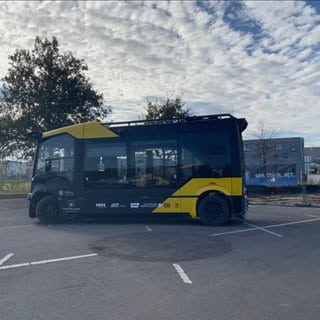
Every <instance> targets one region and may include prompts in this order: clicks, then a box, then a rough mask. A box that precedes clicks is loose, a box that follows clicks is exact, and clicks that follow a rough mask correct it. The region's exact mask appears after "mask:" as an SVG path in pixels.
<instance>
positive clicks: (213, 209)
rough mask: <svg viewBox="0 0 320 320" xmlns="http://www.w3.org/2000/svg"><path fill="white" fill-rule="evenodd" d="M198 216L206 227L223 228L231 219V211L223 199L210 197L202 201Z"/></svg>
mask: <svg viewBox="0 0 320 320" xmlns="http://www.w3.org/2000/svg"><path fill="white" fill-rule="evenodd" d="M198 216H199V218H200V221H201V222H202V223H203V224H204V225H206V226H222V225H224V224H226V223H227V221H228V220H229V218H230V209H229V206H228V204H227V202H226V201H225V200H224V199H223V198H222V197H220V196H218V195H210V196H208V197H206V198H204V199H202V200H201V202H200V204H199V206H198Z"/></svg>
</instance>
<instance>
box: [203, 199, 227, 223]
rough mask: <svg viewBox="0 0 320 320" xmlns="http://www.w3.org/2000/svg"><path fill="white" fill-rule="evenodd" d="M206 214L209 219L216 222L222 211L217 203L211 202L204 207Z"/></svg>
mask: <svg viewBox="0 0 320 320" xmlns="http://www.w3.org/2000/svg"><path fill="white" fill-rule="evenodd" d="M206 213H207V216H208V217H209V218H211V219H213V220H218V219H219V218H221V216H222V214H223V209H222V207H221V206H220V205H219V204H218V203H216V202H212V203H209V204H208V205H207V206H206Z"/></svg>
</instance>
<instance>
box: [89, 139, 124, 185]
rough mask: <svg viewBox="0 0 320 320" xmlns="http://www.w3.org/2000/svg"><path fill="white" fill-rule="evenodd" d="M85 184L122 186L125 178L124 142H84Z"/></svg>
mask: <svg viewBox="0 0 320 320" xmlns="http://www.w3.org/2000/svg"><path fill="white" fill-rule="evenodd" d="M84 179H85V185H86V186H87V187H89V186H95V187H99V186H100V187H115V186H117V187H123V186H127V185H128V180H127V151H126V145H125V143H110V142H102V143H97V142H90V141H86V142H85V148H84Z"/></svg>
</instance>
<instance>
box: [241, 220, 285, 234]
mask: <svg viewBox="0 0 320 320" xmlns="http://www.w3.org/2000/svg"><path fill="white" fill-rule="evenodd" d="M243 224H245V225H246V226H249V227H253V228H255V229H258V230H261V231H264V232H267V233H270V234H272V235H274V236H276V237H279V238H281V237H283V236H282V235H281V234H279V233H275V232H272V231H270V230H266V229H265V227H259V226H256V225H254V224H251V223H247V222H243Z"/></svg>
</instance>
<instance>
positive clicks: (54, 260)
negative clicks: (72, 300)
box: [0, 253, 98, 270]
mask: <svg viewBox="0 0 320 320" xmlns="http://www.w3.org/2000/svg"><path fill="white" fill-rule="evenodd" d="M97 255H98V254H97V253H91V254H85V255H81V256H72V257H64V258H58V259H50V260H41V261H33V262H25V263H19V264H12V265H8V266H2V267H0V270H8V269H16V268H21V267H30V266H35V265H40V264H48V263H54V262H62V261H70V260H77V259H83V258H90V257H95V256H97Z"/></svg>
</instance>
